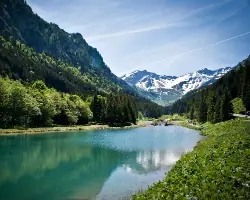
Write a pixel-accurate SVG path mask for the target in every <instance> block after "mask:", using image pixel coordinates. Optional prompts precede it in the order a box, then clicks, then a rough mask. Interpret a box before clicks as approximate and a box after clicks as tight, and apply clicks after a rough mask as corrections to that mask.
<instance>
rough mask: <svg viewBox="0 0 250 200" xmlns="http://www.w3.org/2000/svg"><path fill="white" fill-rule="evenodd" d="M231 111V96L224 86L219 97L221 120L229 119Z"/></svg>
mask: <svg viewBox="0 0 250 200" xmlns="http://www.w3.org/2000/svg"><path fill="white" fill-rule="evenodd" d="M232 113H233V107H232V103H231V97H230V93H229V91H228V89H227V88H226V89H225V90H224V93H223V95H222V99H221V108H220V116H221V121H226V120H229V119H230V118H231V114H232Z"/></svg>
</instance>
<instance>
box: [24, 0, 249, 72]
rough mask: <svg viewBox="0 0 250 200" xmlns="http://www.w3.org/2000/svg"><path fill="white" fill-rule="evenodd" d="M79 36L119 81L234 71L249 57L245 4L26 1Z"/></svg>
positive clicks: (226, 0) (240, 0)
mask: <svg viewBox="0 0 250 200" xmlns="http://www.w3.org/2000/svg"><path fill="white" fill-rule="evenodd" d="M27 2H28V4H29V5H30V6H31V7H32V9H33V11H34V12H35V13H37V14H38V15H40V16H41V17H42V18H43V19H45V20H46V21H48V22H54V23H56V24H58V25H59V26H60V27H61V28H63V29H65V30H66V31H68V32H70V33H73V32H79V33H81V34H82V35H83V37H84V38H85V39H86V41H87V42H88V43H89V44H90V45H92V46H94V47H96V48H97V49H98V50H99V52H100V53H101V54H102V56H103V58H104V61H105V62H106V63H107V65H108V66H109V67H110V68H111V70H112V71H113V72H114V73H115V74H116V75H118V76H120V75H123V74H124V73H129V72H131V71H133V70H136V69H138V70H140V69H146V70H148V71H152V72H155V73H158V74H165V75H177V76H178V75H182V74H185V73H188V72H193V71H195V70H198V69H201V68H209V69H217V68H220V67H227V66H234V65H235V64H237V63H238V62H239V61H241V60H243V59H244V58H246V57H247V56H248V55H249V54H250V0H71V1H69V0H27Z"/></svg>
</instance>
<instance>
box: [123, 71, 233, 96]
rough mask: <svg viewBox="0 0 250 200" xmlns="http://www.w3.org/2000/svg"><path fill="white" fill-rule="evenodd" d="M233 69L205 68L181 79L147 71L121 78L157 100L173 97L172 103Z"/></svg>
mask: <svg viewBox="0 0 250 200" xmlns="http://www.w3.org/2000/svg"><path fill="white" fill-rule="evenodd" d="M231 69H232V68H231V67H227V68H221V69H218V70H209V69H207V68H204V69H201V70H199V71H196V72H194V73H188V74H185V75H183V76H179V77H176V76H166V75H158V74H156V73H152V72H148V71H146V70H143V71H139V70H136V71H133V72H132V73H130V74H127V75H124V76H122V77H121V78H122V79H123V80H125V81H126V82H127V83H129V84H130V85H134V86H136V87H137V88H140V89H141V90H144V91H146V92H150V93H151V94H152V93H155V94H154V96H157V98H156V99H158V100H163V101H164V99H165V100H168V99H169V97H171V98H170V99H171V101H174V100H177V99H178V98H180V97H181V96H182V95H184V94H186V93H187V92H189V91H192V90H195V89H198V88H200V87H202V86H205V85H210V84H212V83H213V82H215V81H216V80H217V79H219V78H220V77H222V76H223V75H224V74H225V73H227V72H228V71H230V70H231ZM175 98H177V99H175Z"/></svg>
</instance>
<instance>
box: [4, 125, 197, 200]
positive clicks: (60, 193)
mask: <svg viewBox="0 0 250 200" xmlns="http://www.w3.org/2000/svg"><path fill="white" fill-rule="evenodd" d="M159 133H161V134H159ZM148 138H151V139H148ZM199 139H200V136H199V135H198V133H197V132H192V133H190V130H189V129H183V128H181V127H178V128H174V129H173V128H172V129H169V128H166V127H162V128H161V129H157V128H151V127H148V128H144V129H131V130H126V131H123V130H120V131H119V130H117V131H99V132H87V133H75V134H74V133H71V134H54V135H53V134H51V135H42V136H28V137H27V136H16V137H2V138H0V157H1V159H0V199H5V200H8V199H62V198H64V199H72V198H81V199H96V198H99V199H112V198H113V199H117V198H118V197H121V196H123V195H124V196H126V195H128V194H131V193H133V192H134V191H136V190H138V189H139V188H145V187H147V186H148V185H149V184H152V181H156V180H159V179H161V178H162V177H163V175H164V173H165V172H166V170H168V169H169V168H170V167H171V166H172V165H173V164H174V163H175V162H176V160H178V159H179V157H180V156H181V155H182V154H183V153H184V152H186V151H188V150H190V149H191V148H192V147H193V146H194V144H195V143H196V142H197V141H198V140H199ZM150 141H151V142H150ZM157 141H158V142H157ZM175 141H176V142H175ZM187 141H188V142H187ZM164 143H165V146H164V145H163V144H164ZM163 147H165V149H164V148H163ZM98 194H99V195H98ZM97 195H98V196H97ZM96 196H97V197H96Z"/></svg>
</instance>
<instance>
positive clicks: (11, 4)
mask: <svg viewBox="0 0 250 200" xmlns="http://www.w3.org/2000/svg"><path fill="white" fill-rule="evenodd" d="M0 9H1V10H0V11H1V12H0V35H2V36H4V37H5V38H7V39H8V40H18V41H20V42H21V43H23V44H25V45H27V46H29V47H31V48H33V49H34V50H35V51H36V52H38V53H45V54H47V55H49V56H51V57H52V58H54V59H56V60H59V61H62V62H65V63H68V64H70V65H71V66H73V67H76V68H79V70H80V72H81V73H83V74H85V73H88V74H90V75H93V76H98V77H100V79H102V78H104V79H107V80H108V81H109V83H110V84H111V85H112V83H114V84H116V85H118V86H119V88H120V91H125V92H126V93H129V94H133V95H137V92H136V91H135V90H133V88H131V87H130V86H129V85H128V84H127V83H126V82H125V81H123V80H121V79H120V78H118V77H117V76H116V75H115V74H113V73H112V72H111V70H110V68H109V67H108V66H107V65H106V64H105V62H104V60H103V58H102V56H101V54H100V53H99V52H98V50H97V49H96V48H94V47H92V46H90V45H88V43H87V42H86V40H85V39H84V38H83V37H82V35H81V34H80V33H68V32H66V31H65V30H63V29H61V28H60V27H59V26H58V25H57V24H54V23H48V22H46V21H45V20H43V19H42V18H41V17H39V16H38V15H37V14H35V13H34V12H33V11H32V8H31V7H30V6H29V5H28V4H27V3H26V1H25V0H2V1H1V3H0ZM111 89H112V90H117V87H115V88H111Z"/></svg>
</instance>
